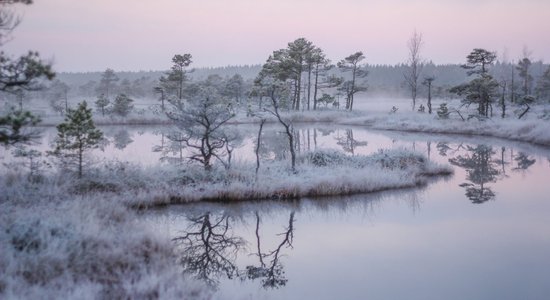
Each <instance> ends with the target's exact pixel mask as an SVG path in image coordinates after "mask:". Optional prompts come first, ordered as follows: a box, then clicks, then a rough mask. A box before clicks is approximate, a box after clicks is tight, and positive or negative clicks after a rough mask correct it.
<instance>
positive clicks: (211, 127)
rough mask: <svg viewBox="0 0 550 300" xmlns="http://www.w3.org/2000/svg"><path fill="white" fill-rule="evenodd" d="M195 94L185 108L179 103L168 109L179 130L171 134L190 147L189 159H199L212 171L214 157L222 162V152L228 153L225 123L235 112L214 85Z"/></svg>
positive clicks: (198, 160)
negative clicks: (214, 89) (212, 89)
mask: <svg viewBox="0 0 550 300" xmlns="http://www.w3.org/2000/svg"><path fill="white" fill-rule="evenodd" d="M195 98H196V99H195V100H194V101H192V102H191V103H190V105H187V106H186V107H185V108H183V107H176V109H175V110H173V111H171V112H168V113H167V116H168V117H169V118H170V119H171V120H172V121H174V123H175V125H176V126H177V127H178V130H179V133H180V134H177V135H171V136H169V138H170V139H171V140H172V141H175V142H180V143H181V144H183V145H185V147H187V148H188V149H190V152H191V153H190V156H189V157H188V159H189V160H191V161H197V162H200V163H201V164H202V165H203V166H204V169H205V170H206V171H209V170H211V168H212V159H213V158H214V159H218V160H220V161H221V162H223V159H222V156H224V155H227V152H226V150H227V149H228V148H227V147H228V146H227V143H228V142H229V141H228V136H227V135H226V134H224V130H223V126H224V125H225V124H226V123H227V122H228V121H229V120H230V119H232V118H233V116H234V114H233V113H232V112H231V111H230V109H229V108H228V107H227V105H224V104H223V103H222V101H220V99H219V98H218V95H216V93H215V92H212V91H211V89H203V90H201V91H200V92H199V93H198V94H197V96H196V97H195ZM224 165H225V164H224Z"/></svg>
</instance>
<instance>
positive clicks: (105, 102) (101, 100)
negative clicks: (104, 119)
mask: <svg viewBox="0 0 550 300" xmlns="http://www.w3.org/2000/svg"><path fill="white" fill-rule="evenodd" d="M109 104H111V101H109V99H108V98H107V97H105V94H101V95H100V96H99V97H98V98H97V100H96V101H95V106H97V108H98V110H100V111H101V115H102V116H105V109H106V108H107V106H109Z"/></svg>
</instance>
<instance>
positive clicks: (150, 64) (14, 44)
mask: <svg viewBox="0 0 550 300" xmlns="http://www.w3.org/2000/svg"><path fill="white" fill-rule="evenodd" d="M16 10H17V11H18V12H19V13H20V14H21V17H22V19H23V21H22V23H21V24H20V25H19V27H18V28H17V29H16V30H15V32H14V34H13V35H14V38H13V40H12V41H10V42H9V43H7V44H6V45H4V46H2V48H3V49H2V50H3V51H6V52H7V53H9V54H11V55H20V54H23V53H26V52H27V51H28V50H37V51H39V52H40V54H41V56H42V57H44V58H45V59H47V60H49V61H52V62H53V65H54V69H55V70H56V71H59V72H67V71H68V72H81V71H102V70H105V69H106V68H112V69H114V70H115V71H139V70H166V69H169V68H170V65H171V58H172V57H173V56H174V54H183V53H190V54H192V56H193V66H194V67H216V66H227V65H245V64H249V65H250V64H261V63H263V62H265V60H266V59H267V58H268V56H269V55H270V54H271V53H272V52H273V51H274V50H277V49H281V48H285V47H286V45H287V44H288V42H290V41H293V40H295V39H297V38H299V37H305V38H307V39H308V40H310V41H312V42H313V43H314V44H315V45H317V46H318V47H321V48H322V49H323V50H324V51H325V53H326V54H327V56H328V57H329V58H330V59H332V60H333V61H338V60H340V59H342V58H344V57H346V56H348V55H349V54H351V53H354V52H357V51H363V52H364V54H365V56H366V60H365V62H367V63H370V64H392V65H393V64H398V63H404V62H406V60H407V53H408V50H407V40H408V39H409V38H410V37H411V35H412V33H413V32H414V31H415V30H416V31H417V32H419V33H421V34H422V36H423V41H424V43H423V48H422V49H421V55H422V57H423V58H424V59H426V60H431V61H433V62H434V63H436V64H444V63H463V62H464V61H465V57H466V55H467V54H468V53H469V52H470V51H471V50H472V49H473V48H485V49H488V50H491V51H496V52H497V53H498V54H499V56H500V57H501V59H502V58H506V59H507V60H517V59H518V58H520V57H521V56H522V53H523V49H528V50H529V52H530V53H531V58H532V59H534V60H539V59H541V60H543V61H545V62H547V63H548V62H550V1H549V0H155V1H151V0H116V1H113V0H34V4H32V5H30V6H22V5H17V6H16Z"/></svg>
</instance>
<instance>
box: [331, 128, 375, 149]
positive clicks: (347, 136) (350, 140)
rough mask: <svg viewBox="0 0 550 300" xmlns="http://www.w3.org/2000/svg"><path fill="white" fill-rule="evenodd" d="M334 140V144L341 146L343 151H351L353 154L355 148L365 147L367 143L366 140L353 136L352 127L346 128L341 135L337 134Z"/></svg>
mask: <svg viewBox="0 0 550 300" xmlns="http://www.w3.org/2000/svg"><path fill="white" fill-rule="evenodd" d="M336 141H337V143H336V144H338V145H339V146H341V147H342V149H343V150H344V151H345V152H348V153H351V155H355V148H357V147H365V146H367V144H368V142H366V141H359V140H356V139H355V138H354V137H353V129H346V130H345V132H344V135H343V136H340V135H338V136H337V137H336Z"/></svg>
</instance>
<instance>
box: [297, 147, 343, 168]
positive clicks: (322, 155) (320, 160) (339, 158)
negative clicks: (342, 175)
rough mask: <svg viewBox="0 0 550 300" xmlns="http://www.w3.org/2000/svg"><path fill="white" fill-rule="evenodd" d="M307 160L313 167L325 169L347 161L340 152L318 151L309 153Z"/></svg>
mask: <svg viewBox="0 0 550 300" xmlns="http://www.w3.org/2000/svg"><path fill="white" fill-rule="evenodd" d="M307 160H308V161H309V163H311V164H312V165H314V166H318V167H325V166H331V165H341V164H343V163H344V162H345V161H347V160H349V159H348V157H347V156H346V155H345V154H344V153H342V152H338V151H330V150H318V151H312V152H309V153H308V154H307Z"/></svg>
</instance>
